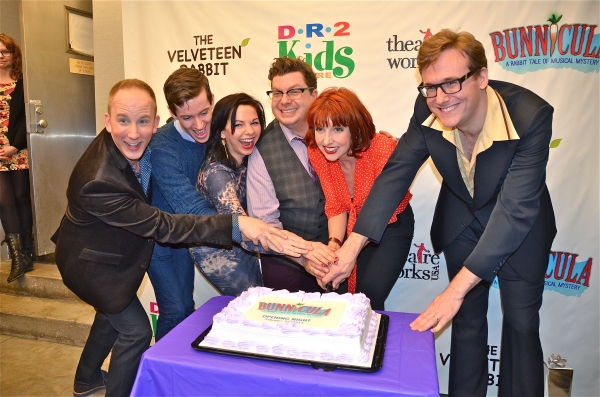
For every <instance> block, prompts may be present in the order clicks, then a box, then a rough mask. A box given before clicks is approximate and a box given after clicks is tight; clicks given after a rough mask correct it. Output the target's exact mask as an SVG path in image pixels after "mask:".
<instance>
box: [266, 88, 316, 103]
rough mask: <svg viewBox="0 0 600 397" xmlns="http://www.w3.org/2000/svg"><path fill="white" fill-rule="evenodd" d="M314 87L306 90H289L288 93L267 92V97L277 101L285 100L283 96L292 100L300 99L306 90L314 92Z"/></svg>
mask: <svg viewBox="0 0 600 397" xmlns="http://www.w3.org/2000/svg"><path fill="white" fill-rule="evenodd" d="M314 89H315V88H314V87H306V88H292V89H291V90H287V91H286V92H281V91H267V95H268V96H269V98H271V99H275V100H276V101H279V100H281V98H283V94H286V95H287V96H288V97H289V98H290V99H298V98H300V96H301V95H302V94H304V91H306V90H314Z"/></svg>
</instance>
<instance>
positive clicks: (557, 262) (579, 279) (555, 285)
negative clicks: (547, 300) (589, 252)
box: [544, 251, 592, 297]
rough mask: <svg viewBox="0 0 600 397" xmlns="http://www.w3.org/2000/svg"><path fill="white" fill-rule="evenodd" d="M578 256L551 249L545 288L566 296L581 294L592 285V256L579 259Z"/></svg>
mask: <svg viewBox="0 0 600 397" xmlns="http://www.w3.org/2000/svg"><path fill="white" fill-rule="evenodd" d="M577 257H578V255H577V254H572V253H569V252H554V251H551V252H550V260H549V261H548V268H547V269H546V274H545V278H546V281H545V285H544V289H545V290H550V291H556V292H558V293H559V294H562V295H565V296H577V297H579V296H581V294H583V292H584V291H586V290H587V289H588V288H589V286H590V279H591V276H592V258H589V259H588V260H583V261H577Z"/></svg>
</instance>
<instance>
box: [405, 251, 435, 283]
mask: <svg viewBox="0 0 600 397" xmlns="http://www.w3.org/2000/svg"><path fill="white" fill-rule="evenodd" d="M431 251H432V250H430V249H428V248H427V247H425V243H420V244H413V248H412V249H411V251H410V253H409V254H408V258H407V259H406V265H404V269H402V272H400V275H399V276H398V278H408V279H413V280H437V279H439V278H440V256H439V255H436V254H434V253H432V252H431Z"/></svg>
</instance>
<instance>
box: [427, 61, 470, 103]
mask: <svg viewBox="0 0 600 397" xmlns="http://www.w3.org/2000/svg"><path fill="white" fill-rule="evenodd" d="M480 69H481V68H475V69H473V70H471V71H470V72H469V73H467V74H465V75H464V76H463V77H461V78H460V79H456V80H451V81H446V82H443V83H441V84H433V85H423V83H421V85H419V86H418V87H417V90H419V93H420V94H421V95H423V96H424V97H425V98H435V97H436V96H437V90H438V88H441V89H442V91H444V94H456V93H457V92H459V91H460V90H462V83H463V82H464V81H465V80H466V79H468V78H469V77H471V76H473V75H474V74H475V73H477V72H478V71H479V70H480Z"/></svg>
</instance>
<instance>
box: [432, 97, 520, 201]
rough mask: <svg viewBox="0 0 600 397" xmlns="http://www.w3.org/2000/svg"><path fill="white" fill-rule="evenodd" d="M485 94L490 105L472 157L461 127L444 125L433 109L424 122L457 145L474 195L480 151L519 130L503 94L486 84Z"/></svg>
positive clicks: (464, 179)
mask: <svg viewBox="0 0 600 397" xmlns="http://www.w3.org/2000/svg"><path fill="white" fill-rule="evenodd" d="M486 94H487V100H488V107H487V113H486V115H485V122H484V124H483V129H482V130H481V133H480V134H479V136H478V137H477V141H476V142H475V147H474V148H473V153H472V155H471V159H470V160H469V159H468V158H467V157H466V156H465V155H464V151H463V147H462V142H461V139H460V136H459V133H460V131H459V129H458V128H452V127H446V126H444V125H442V123H441V122H440V121H439V119H438V118H437V117H436V116H435V115H434V114H433V113H432V114H431V116H429V117H428V118H427V120H425V121H424V122H423V124H422V125H424V126H426V127H430V128H433V129H436V130H438V131H441V132H442V136H443V137H444V138H445V139H446V140H448V142H450V143H452V144H453V145H454V146H456V158H457V161H458V167H459V169H460V173H461V175H462V178H463V181H464V182H465V185H466V186H467V189H468V190H469V194H471V197H473V195H474V193H475V165H476V160H477V155H478V154H479V153H481V152H483V151H485V150H487V149H489V148H490V147H491V146H492V144H493V143H494V141H508V140H512V139H519V134H517V131H516V130H515V127H514V126H513V123H512V120H511V119H510V115H509V114H508V111H507V110H506V104H505V103H504V100H502V97H501V96H500V94H498V92H497V91H496V90H494V89H493V88H492V87H489V86H488V87H487V88H486Z"/></svg>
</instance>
